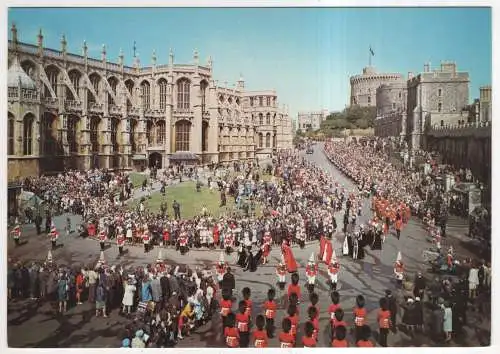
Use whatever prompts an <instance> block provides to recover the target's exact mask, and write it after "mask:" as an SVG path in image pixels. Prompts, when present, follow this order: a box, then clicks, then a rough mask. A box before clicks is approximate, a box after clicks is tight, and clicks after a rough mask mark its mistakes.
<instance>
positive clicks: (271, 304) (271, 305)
mask: <svg viewBox="0 0 500 354" xmlns="http://www.w3.org/2000/svg"><path fill="white" fill-rule="evenodd" d="M277 308H278V306H277V305H276V302H275V301H274V300H273V301H269V300H267V301H266V302H264V309H265V310H266V312H265V316H266V318H270V319H272V318H274V317H276V309H277Z"/></svg>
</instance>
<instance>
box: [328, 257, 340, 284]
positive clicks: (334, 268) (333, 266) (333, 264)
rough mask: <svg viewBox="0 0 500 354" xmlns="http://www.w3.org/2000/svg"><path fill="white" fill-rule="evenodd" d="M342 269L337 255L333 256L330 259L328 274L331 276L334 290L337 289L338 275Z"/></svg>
mask: <svg viewBox="0 0 500 354" xmlns="http://www.w3.org/2000/svg"><path fill="white" fill-rule="evenodd" d="M339 270H340V263H339V262H338V260H337V257H335V256H334V257H332V260H331V261H330V265H328V275H329V276H330V282H331V287H332V290H334V291H335V290H337V281H338V279H337V277H338V273H339Z"/></svg>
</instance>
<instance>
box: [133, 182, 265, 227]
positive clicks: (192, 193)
mask: <svg viewBox="0 0 500 354" xmlns="http://www.w3.org/2000/svg"><path fill="white" fill-rule="evenodd" d="M164 198H166V200H167V205H168V214H169V215H173V209H172V203H173V202H174V200H177V202H178V203H179V204H180V205H181V217H182V218H183V219H191V218H193V217H194V216H195V215H200V214H201V210H202V208H203V206H206V207H207V209H208V212H209V213H210V214H211V215H212V216H215V217H220V216H221V215H224V214H226V213H231V212H232V211H233V210H234V198H233V197H229V196H228V197H227V203H226V206H225V207H223V208H219V205H220V193H219V191H218V190H217V189H214V190H213V191H212V192H210V190H209V189H208V188H207V187H206V186H203V187H202V188H201V191H200V192H197V191H196V183H195V182H192V181H189V182H183V183H181V184H176V185H174V186H171V187H168V188H167V193H166V197H163V195H162V194H161V193H160V192H155V193H153V194H152V195H151V199H147V200H146V207H147V208H148V209H150V210H153V211H154V212H157V211H159V210H160V205H161V203H162V201H163V200H164ZM138 203H139V201H138V200H134V201H132V202H131V203H130V204H129V206H130V208H132V209H134V208H136V206H137V204H138ZM260 209H261V208H260V206H259V205H257V207H256V213H257V215H260V213H261V210H260Z"/></svg>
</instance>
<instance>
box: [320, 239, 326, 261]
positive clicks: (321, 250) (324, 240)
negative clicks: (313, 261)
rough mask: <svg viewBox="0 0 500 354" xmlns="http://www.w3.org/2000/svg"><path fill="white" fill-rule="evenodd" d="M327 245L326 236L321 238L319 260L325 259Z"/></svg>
mask: <svg viewBox="0 0 500 354" xmlns="http://www.w3.org/2000/svg"><path fill="white" fill-rule="evenodd" d="M326 243H327V239H326V237H325V236H321V238H320V239H319V258H320V259H323V252H325V244H326Z"/></svg>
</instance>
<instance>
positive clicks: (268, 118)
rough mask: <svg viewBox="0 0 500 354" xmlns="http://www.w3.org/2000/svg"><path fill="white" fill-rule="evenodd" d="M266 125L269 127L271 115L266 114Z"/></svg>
mask: <svg viewBox="0 0 500 354" xmlns="http://www.w3.org/2000/svg"><path fill="white" fill-rule="evenodd" d="M266 125H271V113H268V114H266Z"/></svg>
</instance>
